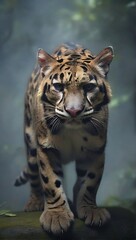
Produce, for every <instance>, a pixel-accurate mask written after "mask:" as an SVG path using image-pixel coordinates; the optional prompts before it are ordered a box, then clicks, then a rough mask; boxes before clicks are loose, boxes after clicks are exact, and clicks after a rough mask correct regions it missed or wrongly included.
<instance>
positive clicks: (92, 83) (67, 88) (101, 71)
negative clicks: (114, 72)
mask: <svg viewBox="0 0 136 240" xmlns="http://www.w3.org/2000/svg"><path fill="white" fill-rule="evenodd" d="M89 56H90V57H89ZM112 59H113V49H112V47H107V48H105V49H104V50H102V51H101V52H100V53H99V54H98V55H96V56H92V55H85V54H83V50H82V49H81V50H80V52H79V50H78V53H75V52H74V53H73V52H69V53H65V54H64V56H61V58H60V57H59V58H58V57H55V56H54V57H53V56H50V55H49V54H47V53H46V52H45V51H44V50H42V49H40V50H39V52H38V62H39V65H40V74H41V78H42V80H41V85H40V88H39V92H40V98H41V101H42V103H43V108H44V114H45V119H46V122H47V125H48V127H49V128H50V130H51V131H52V133H57V132H58V131H59V130H60V129H61V127H62V126H64V125H65V126H69V127H73V126H74V127H77V126H80V125H81V123H85V122H86V121H87V120H88V119H90V118H91V117H92V116H93V114H95V113H96V112H98V111H100V110H101V108H102V107H103V106H104V105H106V104H108V103H109V101H110V99H111V88H110V85H109V83H108V81H107V74H108V71H109V65H110V63H111V61H112Z"/></svg>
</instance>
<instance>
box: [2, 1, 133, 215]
mask: <svg viewBox="0 0 136 240" xmlns="http://www.w3.org/2000/svg"><path fill="white" fill-rule="evenodd" d="M68 41H72V42H76V43H79V44H81V45H83V46H84V47H86V48H89V49H90V50H91V51H92V52H93V53H95V54H96V53H98V52H99V51H101V50H102V49H103V48H105V47H107V46H109V45H112V46H113V47H114V51H115V58H114V60H113V63H112V65H111V70H110V73H109V81H110V83H111V86H112V90H113V98H112V102H111V104H110V119H109V131H108V145H107V151H106V165H105V171H104V176H103V180H102V183H101V186H100V189H99V193H98V202H99V203H100V204H107V205H113V204H114V205H118V204H120V205H123V206H126V207H132V204H133V203H135V200H136V107H135V100H136V97H135V89H136V1H129V0H123V1H122V0H97V1H95V0H33V1H30V0H28V1H21V0H1V1H0V207H1V208H2V207H4V208H5V207H6V208H9V209H11V210H21V209H22V208H23V206H24V204H25V202H26V199H27V198H28V195H29V187H28V185H26V186H23V187H21V188H15V187H14V186H13V184H14V180H15V178H16V176H17V175H18V174H19V172H20V171H21V169H22V168H23V166H25V164H26V156H25V148H24V142H23V111H24V106H23V102H24V93H25V89H26V84H27V80H28V78H29V75H30V74H31V71H32V69H33V67H34V65H35V61H36V52H37V49H38V48H44V49H45V50H46V51H47V52H49V53H51V52H52V51H53V50H54V48H55V47H56V46H57V45H59V44H61V43H63V42H68ZM69 172H70V174H69ZM67 178H68V184H67V192H68V194H69V195H70V197H71V195H72V193H71V192H72V190H71V185H72V184H73V181H74V179H75V175H74V167H73V165H72V166H69V170H68V171H67ZM70 181H71V182H70ZM69 186H70V188H69Z"/></svg>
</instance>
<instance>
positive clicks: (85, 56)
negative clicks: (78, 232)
mask: <svg viewBox="0 0 136 240" xmlns="http://www.w3.org/2000/svg"><path fill="white" fill-rule="evenodd" d="M112 59H113V49H112V47H107V48H105V49H104V50H102V51H101V52H100V53H99V54H98V55H96V56H95V55H93V54H92V53H91V52H90V51H89V50H87V49H84V48H82V47H81V46H79V45H74V44H63V45H61V46H60V47H59V48H58V49H57V50H56V51H55V52H54V53H53V54H52V55H49V54H48V53H46V52H45V51H44V50H43V49H39V51H38V54H37V66H36V68H35V69H34V71H33V72H32V75H31V78H30V81H29V83H28V87H27V91H26V95H25V128H24V132H25V144H26V150H27V160H28V164H27V167H26V169H25V170H24V171H23V172H22V173H21V175H20V176H19V177H18V178H17V179H16V182H15V185H16V186H19V185H21V184H22V183H25V182H26V181H27V180H29V182H30V186H31V195H30V199H29V201H28V203H27V205H26V207H25V210H26V211H35V210H43V212H42V214H41V217H40V223H41V225H42V227H43V229H44V230H46V231H48V232H52V233H53V234H60V233H62V232H63V231H64V232H65V231H67V230H68V229H69V227H70V225H71V223H72V222H73V221H74V214H73V213H72V211H71V209H70V207H69V204H68V200H67V197H66V194H65V192H64V189H63V185H62V178H63V171H62V164H65V163H67V162H69V161H71V160H73V159H74V160H75V163H76V174H77V181H76V183H75V186H74V194H73V195H74V199H73V203H74V206H75V209H76V213H77V216H78V217H79V218H80V219H83V220H84V221H85V224H86V225H88V226H92V225H94V226H101V225H103V224H105V223H106V222H107V221H108V219H110V214H109V212H108V211H107V210H106V209H104V208H99V207H97V205H96V193H97V189H98V187H99V184H100V181H101V177H102V173H103V168H104V159H105V146H106V136H107V124H108V107H107V104H108V103H109V101H110V98H111V88H110V85H109V83H108V80H107V74H108V71H109V65H110V63H111V61H112ZM69 174H70V173H69Z"/></svg>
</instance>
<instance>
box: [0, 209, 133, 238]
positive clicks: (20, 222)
mask: <svg viewBox="0 0 136 240" xmlns="http://www.w3.org/2000/svg"><path fill="white" fill-rule="evenodd" d="M107 209H109V211H110V213H111V216H112V219H111V221H110V222H109V223H108V224H107V225H106V226H104V227H101V228H92V227H90V228H89V227H86V226H85V224H84V222H83V221H80V220H78V219H76V220H75V223H74V225H73V228H72V229H71V230H70V231H69V232H68V233H66V234H65V235H63V236H59V237H53V236H51V235H49V234H47V233H45V232H43V230H42V229H41V227H40V224H39V217H40V212H30V213H26V212H18V213H17V216H16V217H6V216H1V217H0V239H2V240H4V239H5V240H10V239H14V240H20V239H22V240H27V239H29V240H33V239H35V240H37V239H40V240H42V239H44V240H51V239H58V240H61V239H65V240H66V239H70V240H90V239H91V240H136V215H135V214H133V213H132V212H130V211H129V210H127V209H124V208H119V207H118V208H117V207H111V208H107Z"/></svg>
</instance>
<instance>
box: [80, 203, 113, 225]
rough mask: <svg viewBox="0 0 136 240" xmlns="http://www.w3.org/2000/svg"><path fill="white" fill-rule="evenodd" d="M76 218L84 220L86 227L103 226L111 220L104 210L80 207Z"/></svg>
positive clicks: (95, 207) (94, 207)
mask: <svg viewBox="0 0 136 240" xmlns="http://www.w3.org/2000/svg"><path fill="white" fill-rule="evenodd" d="M78 217H79V218H80V219H84V220H85V224H86V225H87V226H99V227H100V226H103V225H104V224H105V223H106V222H108V220H109V219H110V218H111V216H110V213H109V212H108V211H107V210H106V209H105V208H98V207H97V206H82V207H80V208H79V209H78Z"/></svg>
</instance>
